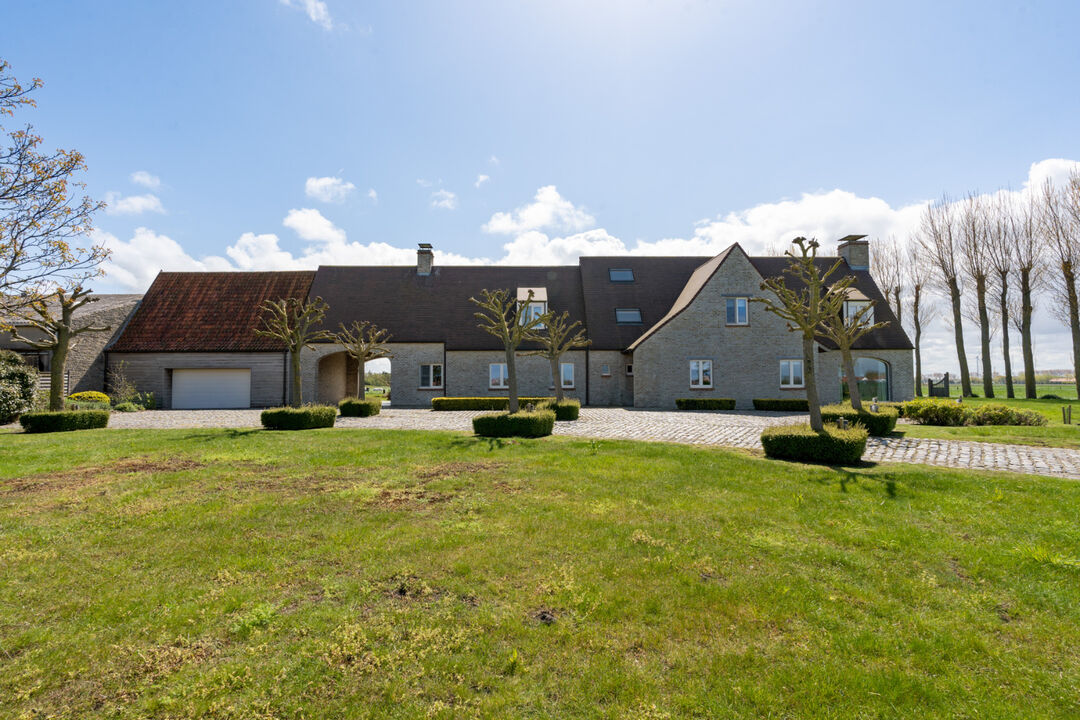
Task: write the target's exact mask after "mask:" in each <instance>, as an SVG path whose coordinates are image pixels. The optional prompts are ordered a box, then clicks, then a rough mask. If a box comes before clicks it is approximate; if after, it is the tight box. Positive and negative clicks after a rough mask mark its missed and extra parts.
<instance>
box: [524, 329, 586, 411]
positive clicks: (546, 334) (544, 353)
mask: <svg viewBox="0 0 1080 720" xmlns="http://www.w3.org/2000/svg"><path fill="white" fill-rule="evenodd" d="M542 329H543V332H538V333H537V335H536V341H537V342H539V343H540V344H541V345H542V346H543V347H542V348H541V349H540V350H534V351H532V352H529V353H526V355H537V356H540V357H545V358H547V359H548V362H550V363H551V382H552V383H554V385H555V399H556V400H557V401H559V402H562V399H563V388H562V376H561V373H560V372H559V361H560V360H561V359H562V356H563V355H564V354H565V353H568V352H570V351H571V350H581V349H583V348H587V347H588V346H589V345H591V344H592V340H589V339H587V338H586V337H585V328H583V327H581V321H580V320H575V321H574V322H572V323H571V322H570V313H568V312H565V311H564V312H563V313H562V315H556V314H555V313H551V317H550V318H549V319H548V321H547V323H545V324H544V327H543V328H542ZM575 330H577V332H574V331H575Z"/></svg>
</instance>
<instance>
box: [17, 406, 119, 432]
mask: <svg viewBox="0 0 1080 720" xmlns="http://www.w3.org/2000/svg"><path fill="white" fill-rule="evenodd" d="M19 424H20V425H22V427H23V430H24V431H25V432H28V433H47V432H68V431H69V430H97V429H100V428H103V427H106V426H107V425H108V424H109V411H108V410H57V411H55V412H48V411H46V412H30V413H23V415H22V417H20V418H19Z"/></svg>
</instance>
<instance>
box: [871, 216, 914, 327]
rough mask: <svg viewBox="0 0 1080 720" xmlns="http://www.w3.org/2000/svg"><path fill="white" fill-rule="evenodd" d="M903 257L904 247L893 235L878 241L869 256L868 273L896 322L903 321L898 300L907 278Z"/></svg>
mask: <svg viewBox="0 0 1080 720" xmlns="http://www.w3.org/2000/svg"><path fill="white" fill-rule="evenodd" d="M904 259H905V258H904V249H903V248H901V247H900V243H899V242H898V241H897V239H896V236H895V235H890V236H889V239H888V240H885V241H884V242H881V243H878V245H877V246H876V248H875V249H874V253H873V255H871V256H870V274H871V275H872V276H873V278H874V280H875V281H876V282H877V284H878V287H880V288H881V292H882V293H884V295H885V300H886V302H888V303H889V307H890V308H892V311H893V314H894V315H896V321H897V322H902V321H903V312H904V306H903V304H902V303H901V302H900V300H901V296H902V295H903V293H904V286H905V285H906V282H905V281H906V279H907V278H906V276H905V273H904Z"/></svg>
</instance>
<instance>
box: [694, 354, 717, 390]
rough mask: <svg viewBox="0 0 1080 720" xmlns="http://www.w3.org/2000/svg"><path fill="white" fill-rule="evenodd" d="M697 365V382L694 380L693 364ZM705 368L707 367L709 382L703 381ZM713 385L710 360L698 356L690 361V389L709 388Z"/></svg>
mask: <svg viewBox="0 0 1080 720" xmlns="http://www.w3.org/2000/svg"><path fill="white" fill-rule="evenodd" d="M695 365H697V370H698V378H699V380H698V382H696V383H695V382H694V366H695ZM706 368H708V375H709V382H708V383H706V382H705V375H706V372H705V370H706ZM712 386H713V369H712V360H710V359H707V358H699V359H697V360H691V361H690V389H691V390H709V389H711V388H712Z"/></svg>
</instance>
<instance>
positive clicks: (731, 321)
mask: <svg viewBox="0 0 1080 720" xmlns="http://www.w3.org/2000/svg"><path fill="white" fill-rule="evenodd" d="M726 304H727V317H726V319H725V320H724V322H725V323H726V324H728V325H748V324H749V321H748V320H747V315H746V305H747V299H746V298H744V297H741V298H728V299H727V303H726Z"/></svg>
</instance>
